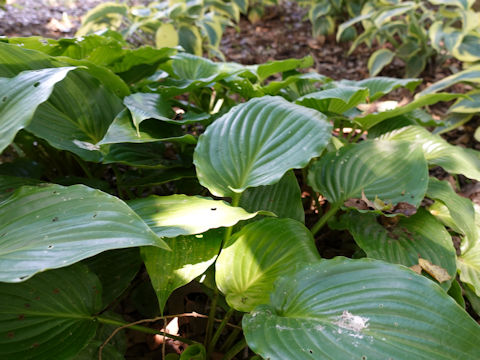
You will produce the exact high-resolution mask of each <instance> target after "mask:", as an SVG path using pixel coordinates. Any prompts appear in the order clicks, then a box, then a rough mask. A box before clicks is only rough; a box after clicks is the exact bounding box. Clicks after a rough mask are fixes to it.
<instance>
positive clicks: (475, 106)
mask: <svg viewBox="0 0 480 360" xmlns="http://www.w3.org/2000/svg"><path fill="white" fill-rule="evenodd" d="M465 95H467V96H468V98H461V99H458V100H457V101H456V102H455V104H453V105H452V106H450V108H449V109H448V111H449V112H451V113H461V114H471V113H474V114H476V113H478V112H480V90H474V91H470V92H468V93H466V94H465Z"/></svg>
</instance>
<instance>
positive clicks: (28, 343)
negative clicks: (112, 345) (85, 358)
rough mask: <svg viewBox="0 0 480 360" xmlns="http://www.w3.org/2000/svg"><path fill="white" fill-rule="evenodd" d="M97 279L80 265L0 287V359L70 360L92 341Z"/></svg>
mask: <svg viewBox="0 0 480 360" xmlns="http://www.w3.org/2000/svg"><path fill="white" fill-rule="evenodd" d="M101 289H102V286H101V284H100V281H99V280H98V278H97V277H96V276H95V274H93V273H92V272H90V271H89V270H88V268H87V267H86V266H84V265H81V264H75V265H73V266H70V267H67V268H64V269H59V270H54V271H48V272H45V273H42V274H39V275H37V276H35V277H34V278H32V279H29V280H28V281H26V282H23V283H20V284H5V283H0V296H1V298H2V307H1V309H0V334H2V336H0V356H1V357H2V358H4V359H13V358H16V359H38V360H42V359H45V360H47V359H48V360H49V359H70V358H72V357H73V356H75V355H76V354H77V353H79V352H80V350H81V349H82V348H83V347H84V346H86V345H87V344H88V342H89V341H90V340H91V339H92V338H93V337H94V336H95V332H96V329H97V326H98V322H96V321H94V319H93V315H94V314H96V313H97V312H99V311H100V310H101Z"/></svg>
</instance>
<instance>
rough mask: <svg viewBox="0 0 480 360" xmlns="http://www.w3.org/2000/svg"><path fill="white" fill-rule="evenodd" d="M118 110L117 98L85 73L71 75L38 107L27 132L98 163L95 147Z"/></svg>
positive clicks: (97, 150) (96, 147)
mask: <svg viewBox="0 0 480 360" xmlns="http://www.w3.org/2000/svg"><path fill="white" fill-rule="evenodd" d="M120 110H121V102H120V99H119V98H118V97H117V96H115V95H114V94H112V93H111V92H109V91H107V90H106V89H105V88H104V87H103V86H102V85H101V84H99V83H98V81H97V80H96V79H94V78H93V77H91V76H90V75H88V74H87V73H85V72H80V71H79V72H77V73H73V74H72V76H69V77H68V78H67V79H66V80H65V81H63V82H62V83H60V84H58V86H56V88H55V91H54V92H53V94H52V95H51V96H50V99H49V101H48V102H46V103H44V104H42V105H41V106H39V107H38V109H37V111H36V113H35V116H34V118H33V120H32V122H31V123H30V125H29V126H28V127H27V130H28V131H29V132H31V133H33V134H35V135H36V136H38V137H40V138H42V139H45V140H47V141H48V142H49V143H50V144H51V145H52V146H54V147H56V148H58V149H61V150H68V151H71V152H73V153H75V154H77V155H79V156H80V157H82V158H83V159H85V160H88V161H99V160H100V159H101V157H102V154H101V152H100V149H99V148H98V146H96V145H94V144H96V143H97V142H99V141H100V140H101V139H102V138H103V137H104V135H105V133H106V131H107V129H108V126H109V125H110V123H111V122H112V121H113V119H114V118H115V116H116V115H117V113H118V112H119V111H120Z"/></svg>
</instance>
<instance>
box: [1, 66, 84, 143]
mask: <svg viewBox="0 0 480 360" xmlns="http://www.w3.org/2000/svg"><path fill="white" fill-rule="evenodd" d="M73 69H75V68H74V67H60V68H53V69H42V70H32V71H24V72H21V73H20V74H18V75H17V76H15V77H13V78H0V131H1V133H2V137H1V138H0V152H2V151H3V150H4V149H5V148H6V147H7V146H8V145H9V144H10V143H11V142H12V141H13V138H14V137H15V134H16V133H17V132H18V131H19V130H21V129H23V128H25V127H27V126H28V124H30V122H31V120H32V117H33V115H34V113H35V111H36V110H37V107H38V106H39V105H40V104H41V103H43V102H45V101H46V100H47V99H48V98H49V97H50V95H51V94H52V91H53V88H54V86H55V85H56V84H57V83H58V82H60V81H62V80H63V79H64V78H65V76H67V74H68V72H69V71H71V70H73Z"/></svg>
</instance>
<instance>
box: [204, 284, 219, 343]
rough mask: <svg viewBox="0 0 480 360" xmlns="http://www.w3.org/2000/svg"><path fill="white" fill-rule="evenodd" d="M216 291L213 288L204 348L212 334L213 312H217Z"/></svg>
mask: <svg viewBox="0 0 480 360" xmlns="http://www.w3.org/2000/svg"><path fill="white" fill-rule="evenodd" d="M217 300H218V289H217V288H216V287H215V289H214V293H213V298H212V303H211V304H210V312H209V313H208V320H207V329H206V334H205V347H206V346H207V345H208V343H209V341H210V339H211V338H212V333H213V322H214V319H215V312H216V310H217Z"/></svg>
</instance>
